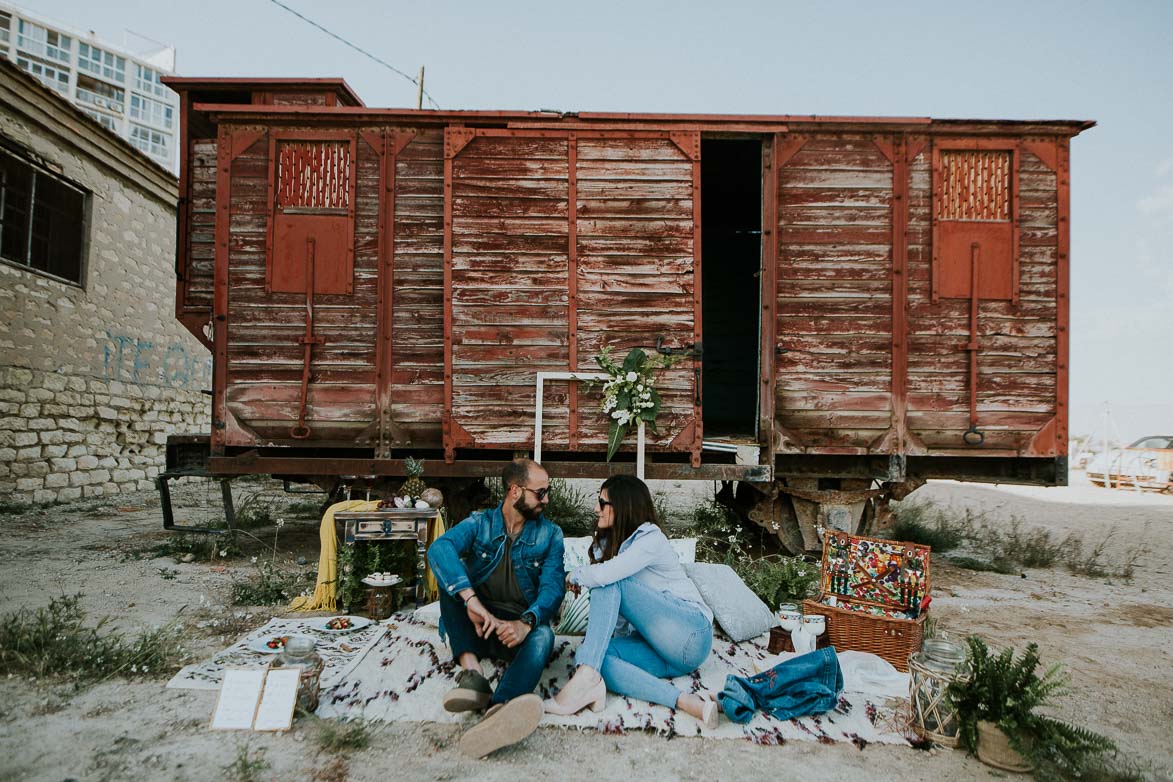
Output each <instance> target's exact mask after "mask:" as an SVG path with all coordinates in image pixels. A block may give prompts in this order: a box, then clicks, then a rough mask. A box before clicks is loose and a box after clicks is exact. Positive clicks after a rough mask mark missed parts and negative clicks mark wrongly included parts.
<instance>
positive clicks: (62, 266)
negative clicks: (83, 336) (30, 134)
mask: <svg viewBox="0 0 1173 782" xmlns="http://www.w3.org/2000/svg"><path fill="white" fill-rule="evenodd" d="M86 198H87V193H86V192H85V191H84V190H82V189H81V188H79V187H77V186H76V185H74V184H72V183H70V182H67V181H66V180H64V179H62V178H60V177H58V176H55V175H53V174H50V173H49V172H48V171H45V170H43V169H41V168H40V167H38V166H34V165H33V164H32V163H30V162H28V161H26V160H24V159H22V158H20V157H17V156H16V155H14V154H12V153H10V152H8V151H7V150H4V149H0V257H2V258H3V259H4V260H6V261H8V262H10V263H14V264H16V265H18V266H23V267H26V268H28V269H33V270H35V271H37V272H40V273H42V274H47V275H50V276H52V277H56V278H58V279H61V280H65V281H66V282H72V283H75V284H78V285H80V284H81V283H82V272H83V266H84V264H83V260H84V259H83V254H84V250H85V237H86V234H87V232H88V221H87V219H86Z"/></svg>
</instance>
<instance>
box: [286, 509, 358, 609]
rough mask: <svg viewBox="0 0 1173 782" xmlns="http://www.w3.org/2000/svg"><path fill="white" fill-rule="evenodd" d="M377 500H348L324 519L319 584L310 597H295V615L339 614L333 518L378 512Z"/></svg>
mask: <svg viewBox="0 0 1173 782" xmlns="http://www.w3.org/2000/svg"><path fill="white" fill-rule="evenodd" d="M378 507H379V501H378V500H346V501H344V502H336V503H334V504H333V505H331V506H330V507H329V508H326V512H325V513H324V514H323V515H322V526H321V528H320V529H319V530H318V536H319V540H320V541H321V544H322V551H321V553H320V554H318V583H317V585H316V586H315V587H314V594H313V595H312V596H310V597H295V598H294V599H293V603H292V604H291V605H290V608H292V609H293V610H294V611H336V610H338V534H337V533H336V532H335V531H334V514H335V513H337V512H338V511H347V510H357V511H364V510H375V509H377V508H378Z"/></svg>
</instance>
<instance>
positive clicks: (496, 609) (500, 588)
mask: <svg viewBox="0 0 1173 782" xmlns="http://www.w3.org/2000/svg"><path fill="white" fill-rule="evenodd" d="M519 535H521V530H518V531H517V532H516V533H514V534H512V535H506V537H505V553H504V554H502V555H501V561H500V562H498V563H497V567H496V569H494V570H493V572H492V573H490V574H489V577H488V578H487V579H485V581H484V583H482V584H481V585H480V587H479V588H478V589H477V595H478V596H479V597H480V599H481V601H482V602H484V604H485V606H486V607H487V608H488V609H489V610H490V611H491V612H493V614H494V615H495V616H497V617H499V618H505V617H509V618H512V617H517V616H521V615H522V614H523V613H525V611H526V610H528V609H529V603H528V602H527V601H526V599H525V594H524V593H522V591H521V585H520V584H518V583H517V574H516V573H515V572H513V544H514V542H515V541H516V540H517V538H518V536H519Z"/></svg>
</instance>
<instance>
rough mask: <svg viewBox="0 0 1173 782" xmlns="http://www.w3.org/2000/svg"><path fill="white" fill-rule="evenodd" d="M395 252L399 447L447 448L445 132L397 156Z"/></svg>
mask: <svg viewBox="0 0 1173 782" xmlns="http://www.w3.org/2000/svg"><path fill="white" fill-rule="evenodd" d="M393 252H394V264H393V267H394V272H393V273H394V283H393V284H394V292H393V296H392V311H391V318H392V331H391V343H392V349H391V360H392V366H391V374H390V378H391V418H392V420H393V421H394V422H395V425H396V429H395V432H394V433H393V434H394V436H393V440H394V443H395V444H396V445H400V446H407V445H412V446H416V447H419V446H427V447H439V446H440V445H441V443H442V438H441V433H440V419H441V416H442V414H443V410H444V133H443V131H439V130H432V131H425V132H421V133H419V134H418V135H417V136H416V137H415V138H414V139H413V140H412V141H411V142H410V143H409V144H408V145H407V146H406V147H405V148H404V149H403V150H401V151H400V152H399V154H398V155H397V156H396V160H395V230H394V250H393ZM385 316H386V313H384V317H385Z"/></svg>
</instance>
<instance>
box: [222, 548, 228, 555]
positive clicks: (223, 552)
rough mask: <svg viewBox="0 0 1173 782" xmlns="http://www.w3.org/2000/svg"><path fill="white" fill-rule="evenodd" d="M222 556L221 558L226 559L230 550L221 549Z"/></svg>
mask: <svg viewBox="0 0 1173 782" xmlns="http://www.w3.org/2000/svg"><path fill="white" fill-rule="evenodd" d="M220 556H221V557H226V556H228V549H226V548H222V549H220Z"/></svg>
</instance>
